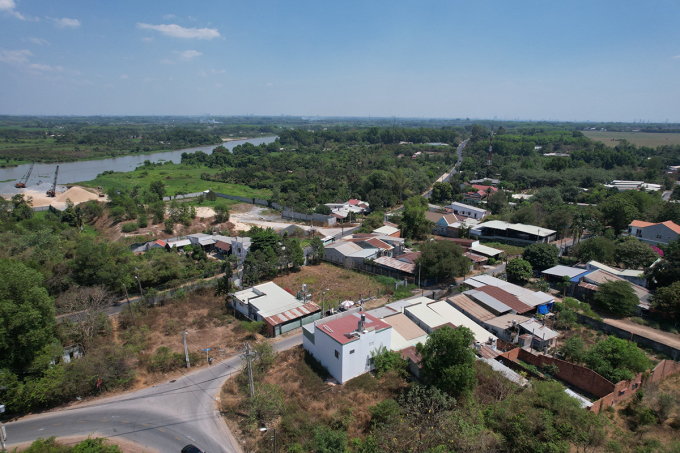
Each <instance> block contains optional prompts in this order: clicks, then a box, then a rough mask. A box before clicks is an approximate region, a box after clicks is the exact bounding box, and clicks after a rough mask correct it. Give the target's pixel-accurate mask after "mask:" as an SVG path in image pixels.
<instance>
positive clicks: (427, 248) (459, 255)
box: [416, 241, 470, 278]
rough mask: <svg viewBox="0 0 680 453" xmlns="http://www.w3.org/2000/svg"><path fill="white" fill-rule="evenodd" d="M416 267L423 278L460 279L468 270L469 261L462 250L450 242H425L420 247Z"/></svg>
mask: <svg viewBox="0 0 680 453" xmlns="http://www.w3.org/2000/svg"><path fill="white" fill-rule="evenodd" d="M416 266H420V271H421V273H422V275H423V276H425V277H432V278H452V277H462V276H464V275H465V273H466V272H467V271H468V269H469V268H470V260H469V259H468V258H467V257H466V256H464V255H463V249H462V248H460V246H459V245H458V244H456V243H455V242H451V241H426V242H425V243H423V244H422V246H421V247H420V256H419V257H418V259H417V260H416Z"/></svg>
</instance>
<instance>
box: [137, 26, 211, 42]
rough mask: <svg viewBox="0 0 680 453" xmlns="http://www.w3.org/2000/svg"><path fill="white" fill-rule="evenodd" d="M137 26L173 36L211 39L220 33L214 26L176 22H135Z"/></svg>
mask: <svg viewBox="0 0 680 453" xmlns="http://www.w3.org/2000/svg"><path fill="white" fill-rule="evenodd" d="M137 28H141V29H142V30H155V31H158V32H160V33H162V34H164V35H165V36H172V37H174V38H187V39H191V38H196V39H213V38H219V37H220V33H219V32H218V31H217V29H216V28H185V27H182V26H180V25H177V24H161V25H152V24H143V23H141V22H139V23H137Z"/></svg>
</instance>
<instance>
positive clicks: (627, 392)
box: [590, 360, 680, 413]
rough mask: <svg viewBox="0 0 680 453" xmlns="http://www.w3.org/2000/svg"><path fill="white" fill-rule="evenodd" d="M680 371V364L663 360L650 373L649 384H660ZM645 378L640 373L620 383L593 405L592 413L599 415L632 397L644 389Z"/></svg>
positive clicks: (643, 374)
mask: <svg viewBox="0 0 680 453" xmlns="http://www.w3.org/2000/svg"><path fill="white" fill-rule="evenodd" d="M679 371H680V363H678V362H673V361H672V360H663V361H661V362H659V364H658V365H657V366H656V367H654V369H653V370H652V371H650V372H649V378H648V382H659V381H661V380H663V379H666V378H667V377H668V376H671V375H673V374H675V373H677V372H679ZM644 376H645V373H638V374H637V375H636V376H635V377H634V378H633V379H629V380H624V381H621V382H618V383H617V384H616V385H615V386H614V390H613V391H612V392H611V393H610V394H608V395H605V396H603V397H602V398H600V399H599V400H597V401H595V402H594V403H593V405H592V406H591V408H590V411H591V412H595V413H599V412H600V411H601V410H603V409H605V408H607V407H609V406H614V405H615V404H617V403H619V402H621V401H623V400H625V399H627V398H629V397H631V396H632V395H634V394H635V393H636V392H637V391H638V390H639V389H640V388H641V387H642V383H643V382H644V381H645V379H644Z"/></svg>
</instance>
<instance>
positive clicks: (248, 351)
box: [246, 343, 255, 399]
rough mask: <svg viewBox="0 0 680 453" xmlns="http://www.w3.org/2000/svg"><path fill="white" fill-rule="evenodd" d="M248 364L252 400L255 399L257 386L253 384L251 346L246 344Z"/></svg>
mask: <svg viewBox="0 0 680 453" xmlns="http://www.w3.org/2000/svg"><path fill="white" fill-rule="evenodd" d="M246 362H247V367H248V385H249V387H250V398H251V399H253V398H255V384H253V367H252V365H251V364H250V345H249V344H248V343H246Z"/></svg>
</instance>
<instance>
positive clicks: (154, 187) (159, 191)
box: [149, 181, 166, 200]
mask: <svg viewBox="0 0 680 453" xmlns="http://www.w3.org/2000/svg"><path fill="white" fill-rule="evenodd" d="M149 192H153V193H155V194H156V195H158V199H159V200H163V197H165V194H166V192H165V185H164V184H163V181H154V182H152V183H151V184H149Z"/></svg>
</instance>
